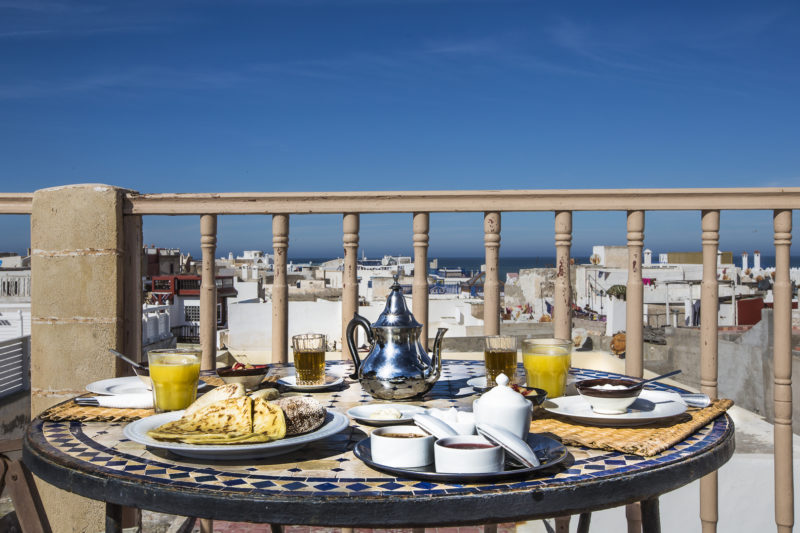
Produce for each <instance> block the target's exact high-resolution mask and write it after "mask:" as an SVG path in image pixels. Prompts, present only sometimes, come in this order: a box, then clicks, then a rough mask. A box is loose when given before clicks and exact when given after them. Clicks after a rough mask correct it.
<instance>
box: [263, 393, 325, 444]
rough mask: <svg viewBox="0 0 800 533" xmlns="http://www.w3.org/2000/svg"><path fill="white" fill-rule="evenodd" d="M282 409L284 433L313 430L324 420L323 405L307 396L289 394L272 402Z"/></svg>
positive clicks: (292, 433)
mask: <svg viewBox="0 0 800 533" xmlns="http://www.w3.org/2000/svg"><path fill="white" fill-rule="evenodd" d="M272 403H273V404H275V405H277V406H278V407H280V408H281V409H282V410H283V414H284V416H285V418H286V435H287V436H293V435H300V434H302V433H308V432H309V431H314V430H315V429H317V428H318V427H320V426H321V425H322V424H323V423H324V422H325V413H326V411H325V406H323V405H322V404H321V403H319V402H318V401H317V400H315V399H314V398H311V397H308V396H289V397H287V398H281V399H279V400H275V401H273V402H272Z"/></svg>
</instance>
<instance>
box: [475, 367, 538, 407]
mask: <svg viewBox="0 0 800 533" xmlns="http://www.w3.org/2000/svg"><path fill="white" fill-rule="evenodd" d="M495 381H496V382H497V386H496V387H492V388H491V389H489V390H488V391H487V392H485V393H484V394H483V395H482V396H481V397H480V398H479V399H478V400H477V401H479V402H480V403H481V405H482V406H483V405H493V406H495V407H497V408H498V409H500V410H502V409H508V408H513V407H524V408H525V409H528V408H529V407H530V402H529V401H528V400H526V399H525V397H524V396H523V395H522V394H520V393H518V392H517V391H515V390H514V389H512V388H511V387H509V386H508V376H506V375H505V374H502V373H501V374H500V375H499V376H497V379H495Z"/></svg>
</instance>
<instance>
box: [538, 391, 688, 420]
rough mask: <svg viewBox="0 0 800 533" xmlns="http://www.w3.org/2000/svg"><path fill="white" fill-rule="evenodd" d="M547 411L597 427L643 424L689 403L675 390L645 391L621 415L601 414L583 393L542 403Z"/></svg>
mask: <svg viewBox="0 0 800 533" xmlns="http://www.w3.org/2000/svg"><path fill="white" fill-rule="evenodd" d="M542 407H544V408H545V409H546V410H547V411H549V412H551V413H553V414H556V415H562V416H566V417H569V418H572V419H573V420H577V421H578V422H584V423H587V424H593V425H596V426H641V425H644V424H650V423H651V422H655V421H657V420H661V419H663V418H669V417H671V416H676V415H679V414H681V413H683V412H685V411H686V404H685V403H683V401H682V400H681V399H680V396H679V395H678V394H676V393H674V392H665V391H656V390H646V389H645V390H643V391H642V393H641V394H640V395H639V397H638V398H637V399H636V401H635V402H633V404H631V406H630V407H628V411H627V412H625V413H622V414H619V415H601V414H597V413H595V412H594V411H592V407H591V405H589V402H587V401H586V399H584V398H583V397H582V396H560V397H558V398H553V399H548V400H547V401H545V402H544V403H543V404H542Z"/></svg>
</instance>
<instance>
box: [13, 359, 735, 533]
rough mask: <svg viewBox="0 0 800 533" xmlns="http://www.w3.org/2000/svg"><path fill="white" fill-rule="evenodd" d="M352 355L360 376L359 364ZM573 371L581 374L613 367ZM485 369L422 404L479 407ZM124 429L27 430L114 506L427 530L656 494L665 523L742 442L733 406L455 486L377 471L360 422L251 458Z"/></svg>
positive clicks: (455, 364) (448, 378)
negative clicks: (649, 452) (635, 445)
mask: <svg viewBox="0 0 800 533" xmlns="http://www.w3.org/2000/svg"><path fill="white" fill-rule="evenodd" d="M334 364H336V363H334ZM341 364H343V365H345V366H346V367H347V369H346V374H349V373H350V371H351V370H350V365H349V364H346V363H341ZM285 370H286V369H285V368H282V367H278V369H277V371H278V373H281V372H284V373H285ZM339 370H341V369H339ZM573 372H574V373H575V374H576V377H577V378H578V379H584V378H589V377H601V376H610V375H611V374H607V373H603V372H596V371H589V370H580V369H576V370H574V371H573ZM482 373H483V364H482V362H479V361H445V362H444V368H443V373H442V377H441V378H440V380H439V381H438V382H437V383H436V385H435V387H434V388H433V389H432V390H431V391H430V392H429V393H428V394H426V395H425V396H424V397H423V398H422V399H421V400H420V401H419V402H415V403H417V404H419V405H424V406H426V407H440V408H441V407H448V406H456V407H464V408H471V403H472V400H473V399H474V398H475V397H476V396H475V392H474V390H473V389H472V388H471V387H469V386H468V385H467V384H466V381H467V380H468V379H470V378H472V377H475V376H478V375H481V374H482ZM656 388H662V389H669V387H666V386H664V385H656ZM295 394H297V393H295ZM314 396H315V397H316V398H317V399H318V400H320V401H321V402H323V403H324V404H325V405H326V406H327V408H328V409H335V410H338V411H341V412H343V413H344V412H345V411H346V410H347V409H349V408H350V407H353V406H355V405H359V404H363V403H369V402H371V401H373V400H372V398H371V397H369V396H368V395H366V394H365V393H364V392H363V391H362V390H361V388H360V386H359V385H358V383H357V382H349V383H348V382H347V381H346V382H345V384H343V385H342V386H341V387H339V388H338V389H335V390H329V391H326V392H324V393H317V394H315V395H314ZM123 426H124V424H122V423H100V422H95V423H80V422H45V421H42V420H40V419H38V418H37V419H35V420H34V421H33V422H32V423H31V425H30V427H29V429H28V432H27V435H26V438H25V445H24V461H25V463H26V464H27V466H28V467H29V468H30V469H31V471H33V473H34V474H36V475H37V476H39V477H40V478H42V479H44V480H45V481H47V482H49V483H52V484H53V485H56V486H58V487H60V488H62V489H66V490H69V491H71V492H74V493H77V494H80V495H82V496H85V497H88V498H92V499H95V500H101V501H105V502H107V504H108V509H109V514H111V513H112V512H114V513H116V512H118V509H119V507H118V506H119V505H129V506H133V507H139V508H142V509H149V510H152V511H157V512H165V513H171V514H178V515H184V516H197V517H201V518H216V519H220V520H229V521H243V522H244V521H247V522H263V523H273V524H307V525H327V526H342V527H353V526H360V527H400V526H416V527H424V526H433V525H459V524H464V525H466V524H479V523H499V522H509V521H517V520H523V519H533V518H544V517H554V516H561V515H569V514H577V513H581V512H587V511H592V510H599V509H604V508H609V507H616V506H619V505H622V504H626V503H631V502H635V501H643V502H655V503H654V504H653V505H654V506H655V517H656V524H655V526H654V528H655V529H654V530H657V528H658V526H657V497H658V496H659V495H660V494H663V493H665V492H668V491H670V490H673V489H675V488H678V487H680V486H683V485H685V484H687V483H689V482H691V481H693V480H695V479H697V478H699V477H701V476H703V475H705V474H707V473H709V472H712V471H714V470H716V469H717V468H719V467H720V466H721V465H722V464H724V463H725V461H727V460H728V459H729V458H730V456H731V455H732V454H733V449H734V441H733V423H732V421H731V420H730V418H729V417H728V416H727V415H724V416H721V417H719V418H717V419H716V420H715V421H714V422H712V423H711V424H709V425H708V426H706V427H705V428H703V429H702V430H700V431H699V432H697V433H695V434H694V435H692V436H691V437H689V438H687V439H686V440H685V441H683V442H682V443H680V444H678V445H676V446H673V447H672V448H670V449H669V450H667V451H665V452H663V453H662V454H660V455H658V456H655V457H649V458H642V457H638V456H635V455H626V454H622V453H618V452H607V451H602V450H591V449H586V448H575V447H570V448H569V451H570V452H571V455H572V457H571V458H570V459H568V461H567V462H566V463H565V464H564V466H563V468H561V469H560V470H559V471H557V472H556V473H549V474H547V475H546V476H545V477H534V478H531V479H523V480H511V481H507V482H502V483H490V484H449V483H432V482H426V481H418V480H412V479H402V478H395V477H392V476H391V475H388V474H384V473H381V472H378V471H375V470H372V469H370V468H369V467H367V466H366V465H365V464H364V463H362V462H361V461H360V460H359V459H357V458H356V457H355V456H354V455H353V451H352V450H353V447H354V445H355V444H356V443H357V442H358V441H359V440H361V439H364V438H366V437H367V436H368V435H369V433H370V431H371V430H372V429H373V428H371V427H369V426H361V425H359V424H357V423H355V422H352V423H351V424H350V426H349V427H348V428H347V429H345V430H344V431H342V432H341V433H338V434H336V435H334V436H331V437H329V438H327V439H324V440H321V441H317V442H313V443H311V444H308V445H307V446H306V447H304V448H301V449H300V450H296V451H293V452H291V453H289V454H286V455H282V456H278V457H267V458H263V459H257V460H248V461H243V462H224V461H218V462H208V461H199V460H192V459H186V458H182V457H179V456H176V455H173V454H171V453H169V452H165V451H161V450H148V449H145V447H144V446H142V445H140V444H137V443H135V442H132V441H129V440H127V439H125V438H124V436H123V433H122V428H123Z"/></svg>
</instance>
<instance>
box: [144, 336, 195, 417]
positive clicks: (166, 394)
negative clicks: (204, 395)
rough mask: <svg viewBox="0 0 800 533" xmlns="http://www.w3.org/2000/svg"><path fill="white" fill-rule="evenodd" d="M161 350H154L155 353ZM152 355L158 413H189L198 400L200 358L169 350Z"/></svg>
mask: <svg viewBox="0 0 800 533" xmlns="http://www.w3.org/2000/svg"><path fill="white" fill-rule="evenodd" d="M156 351H160V350H153V352H156ZM153 352H150V354H149V358H150V380H151V381H152V382H153V403H154V405H155V410H156V412H157V413H161V412H164V411H176V410H179V409H186V408H187V407H189V405H191V403H192V402H194V400H195V398H196V396H197V381H198V379H199V377H200V358H199V357H198V356H197V355H196V354H191V353H188V354H187V353H180V352H178V351H176V350H165V351H163V352H164V353H158V354H154V353H153Z"/></svg>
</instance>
